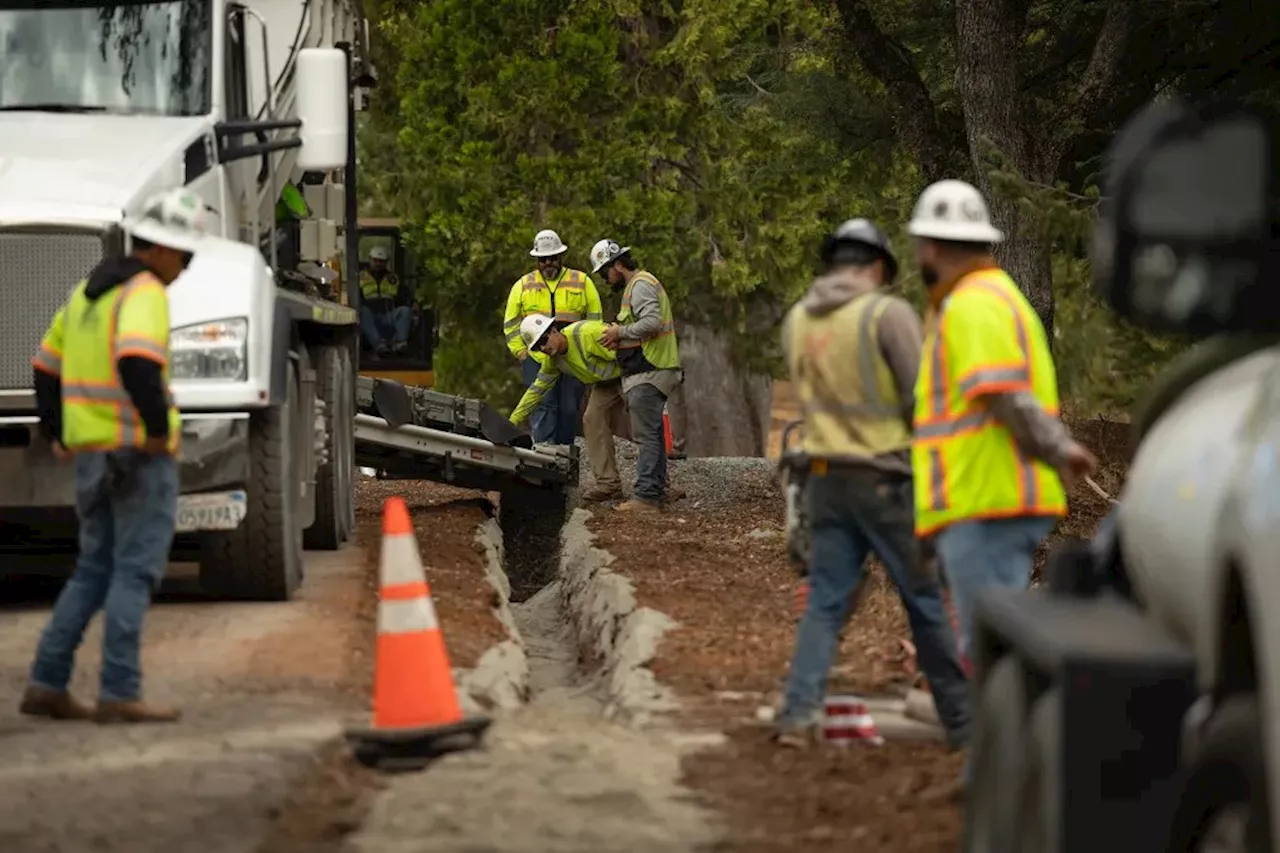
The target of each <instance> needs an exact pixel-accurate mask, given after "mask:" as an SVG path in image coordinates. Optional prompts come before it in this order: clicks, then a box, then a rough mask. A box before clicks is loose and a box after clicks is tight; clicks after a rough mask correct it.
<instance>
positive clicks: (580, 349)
mask: <svg viewBox="0 0 1280 853" xmlns="http://www.w3.org/2000/svg"><path fill="white" fill-rule="evenodd" d="M608 327H609V324H608V323H604V322H601V321H600V320H581V321H579V322H577V323H570V324H569V325H567V326H565V327H564V328H563V329H561V330H560V332H561V333H562V334H563V335H564V336H565V340H566V341H567V342H568V345H569V346H568V349H566V350H565V352H564V354H563V355H557V356H553V357H550V358H547V359H546V360H545V361H544V362H542V363H541V366H540V367H539V369H538V375H537V377H536V378H535V379H534V380H533V384H532V385H530V386H529V387H528V389H526V390H525V392H524V396H522V397H521V398H520V402H519V403H518V404H516V410H515V411H514V412H512V413H511V422H512V423H513V424H521V423H524V421H525V419H527V418H528V417H529V415H530V414H531V413H532V412H533V410H534V409H536V408H537V407H538V404H539V403H540V402H542V398H543V397H544V396H546V394H547V392H548V391H550V390H551V389H552V388H554V387H555V384H556V383H557V382H559V381H560V376H561V374H564V373H568V374H569V375H570V376H574V377H576V378H577V379H579V380H580V381H582V382H585V383H586V384H588V385H593V384H595V383H596V382H607V381H609V380H610V379H617V378H619V377H620V376H622V367H621V366H620V365H619V364H618V354H617V353H616V352H615V351H613V350H611V349H609V348H608V347H606V346H605V345H604V344H602V343H600V336H601V335H602V334H604V330H605V329H607V328H608Z"/></svg>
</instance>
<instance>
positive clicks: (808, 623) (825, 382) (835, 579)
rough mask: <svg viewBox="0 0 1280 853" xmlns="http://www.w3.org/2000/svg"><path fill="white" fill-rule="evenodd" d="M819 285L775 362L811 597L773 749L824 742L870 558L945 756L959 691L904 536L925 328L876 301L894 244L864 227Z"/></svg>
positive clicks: (937, 591)
mask: <svg viewBox="0 0 1280 853" xmlns="http://www.w3.org/2000/svg"><path fill="white" fill-rule="evenodd" d="M822 261H823V264H824V266H825V268H826V270H825V274H824V275H822V276H820V277H818V278H817V279H815V280H814V282H813V283H812V284H811V285H810V286H809V290H808V292H807V293H806V294H805V295H804V297H803V298H802V299H801V300H800V301H799V302H798V303H796V304H795V305H794V306H793V307H792V308H791V310H790V312H789V313H788V314H787V317H786V319H785V321H784V325H783V335H782V343H783V351H784V352H785V354H786V361H787V367H788V369H789V371H790V374H791V381H792V385H793V387H794V388H795V390H796V394H797V395H798V397H799V401H800V403H801V406H802V410H803V415H804V443H803V445H802V448H803V452H804V457H802V458H807V459H808V461H809V470H808V475H807V477H806V478H805V479H806V481H807V487H806V494H805V496H804V501H805V506H806V508H807V511H808V513H809V518H810V528H809V534H810V542H811V546H810V553H809V561H808V562H809V565H808V570H809V593H808V596H807V598H806V603H805V610H804V615H803V616H802V617H801V620H800V625H799V628H798V629H797V633H796V648H795V653H794V655H793V657H792V660H791V669H790V672H789V674H788V676H787V683H786V693H785V699H784V704H783V708H782V713H781V714H780V716H779V718H778V723H777V739H778V741H779V742H780V743H782V744H784V745H789V746H803V745H807V744H808V743H810V742H811V741H812V740H813V739H814V737H815V735H816V734H818V733H820V731H821V728H820V726H821V722H822V710H823V698H824V696H825V693H826V681H827V673H828V670H829V669H830V667H831V663H832V659H833V658H834V656H835V653H836V650H837V648H838V647H839V637H840V632H841V631H842V629H843V628H844V625H845V623H846V622H847V621H848V619H849V617H850V614H851V612H852V609H853V606H854V602H855V595H854V592H855V590H856V589H858V586H859V584H860V583H861V581H862V580H863V577H864V575H863V570H864V568H865V565H866V560H867V557H868V556H869V555H870V554H871V553H872V552H875V554H876V555H877V556H878V557H879V558H880V560H881V562H883V563H884V565H885V568H886V569H887V570H888V575H889V579H890V580H891V581H893V584H894V586H895V587H896V588H897V590H898V597H899V599H900V600H901V601H902V606H903V609H904V610H906V612H907V621H908V624H909V625H910V626H911V634H912V638H913V640H914V642H915V646H916V650H917V655H918V659H919V662H920V668H921V670H922V671H923V672H924V675H925V678H926V679H928V683H929V687H930V689H931V690H932V691H933V698H934V703H935V705H936V707H937V710H938V718H939V719H940V720H941V722H942V724H943V726H944V728H945V729H946V731H947V738H948V740H949V741H950V742H951V743H952V744H953V745H954V746H957V747H958V746H960V745H962V744H963V743H964V742H965V741H966V739H967V737H968V728H969V700H968V682H967V680H966V678H965V674H964V670H963V669H962V668H961V666H960V658H959V655H958V654H957V652H956V643H955V636H954V635H953V633H952V630H951V624H950V622H949V620H948V617H947V611H946V607H945V605H944V604H943V599H942V591H941V588H940V584H939V582H938V580H937V578H936V577H932V576H929V575H927V574H924V573H923V570H922V568H921V565H920V556H919V552H918V549H917V547H916V540H915V535H914V531H913V525H912V507H913V504H912V498H911V462H910V448H911V408H912V390H913V387H914V385H915V381H916V375H917V372H918V370H919V366H920V343H921V331H920V321H919V319H918V318H917V317H916V313H915V310H914V309H913V308H912V307H911V305H910V304H909V303H908V302H907V301H906V300H904V299H902V298H901V297H898V296H893V295H890V294H888V293H885V292H884V288H885V287H886V286H887V285H889V284H890V283H892V281H893V279H894V277H895V276H896V275H897V271H898V262H897V259H896V258H894V256H893V252H892V250H891V248H890V246H889V241H888V239H887V238H886V237H885V235H884V234H883V232H881V231H880V229H879V228H877V227H876V226H875V225H874V224H872V223H871V222H869V221H868V220H866V219H851V220H849V221H847V222H844V223H843V224H841V225H840V226H839V227H838V228H837V229H836V230H835V231H834V232H833V233H832V234H831V235H829V236H828V237H827V239H826V240H825V241H824V243H823V247H822Z"/></svg>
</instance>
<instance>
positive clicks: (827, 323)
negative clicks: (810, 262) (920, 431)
mask: <svg viewBox="0 0 1280 853" xmlns="http://www.w3.org/2000/svg"><path fill="white" fill-rule="evenodd" d="M888 307H889V298H888V297H886V296H885V295H884V294H883V293H877V292H871V293H867V294H864V295H862V296H858V297H856V298H854V299H851V300H850V301H849V302H848V303H846V304H845V305H842V306H840V307H839V308H837V309H836V310H835V311H832V312H831V313H829V314H825V315H822V316H817V317H815V316H813V315H812V314H810V313H809V312H808V311H806V310H804V307H803V306H802V305H796V306H795V307H793V308H792V309H791V315H790V317H789V318H788V319H787V336H788V342H787V343H788V346H787V361H788V367H789V369H790V371H791V379H792V382H793V383H794V386H795V389H796V393H797V395H798V396H799V398H800V403H801V406H802V407H803V409H804V444H803V447H804V451H805V452H806V453H808V454H809V455H810V456H817V457H821V458H832V459H836V458H854V459H867V458H870V457H874V456H880V455H882V454H885V453H892V452H894V451H897V450H905V449H906V448H908V447H910V446H911V430H910V429H909V428H908V426H907V423H906V420H905V418H904V416H903V411H902V401H901V398H900V397H899V395H898V387H897V385H896V383H895V382H894V377H893V371H892V370H891V369H890V367H889V364H888V362H887V361H885V358H884V355H883V354H882V353H881V352H880V346H879V344H878V343H877V339H876V328H877V324H878V323H879V322H880V316H881V315H882V314H883V313H884V310H885V309H886V308H888Z"/></svg>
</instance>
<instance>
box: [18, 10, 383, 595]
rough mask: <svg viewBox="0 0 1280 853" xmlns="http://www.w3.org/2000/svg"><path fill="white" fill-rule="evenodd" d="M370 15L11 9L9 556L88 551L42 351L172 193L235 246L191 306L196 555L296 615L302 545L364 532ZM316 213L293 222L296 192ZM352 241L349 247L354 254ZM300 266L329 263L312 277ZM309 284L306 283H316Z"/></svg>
mask: <svg viewBox="0 0 1280 853" xmlns="http://www.w3.org/2000/svg"><path fill="white" fill-rule="evenodd" d="M365 27H366V25H365V22H364V19H363V15H362V12H361V8H360V4H359V2H358V0H245V2H232V0H127V1H126V2H107V0H102V1H101V2H71V0H41V1H40V2H10V1H9V0H0V313H3V314H4V315H5V334H4V335H0V543H3V544H0V549H4V550H6V551H8V552H9V553H6V554H5V555H4V556H2V557H0V559H2V560H3V561H4V564H5V566H6V568H7V569H17V568H27V567H32V568H38V566H36V565H35V564H37V563H39V562H40V561H42V560H44V559H46V558H48V557H51V556H54V555H61V554H65V552H66V546H67V545H68V544H70V542H71V541H73V538H74V526H73V520H74V519H73V515H72V512H71V507H72V488H71V487H72V478H71V471H70V468H69V466H68V465H66V464H65V463H61V462H58V461H57V460H55V459H54V458H53V457H52V456H51V455H50V454H49V453H48V452H47V447H45V446H43V443H42V440H41V439H40V438H39V436H38V432H37V430H36V428H35V427H36V423H37V418H36V417H35V406H34V397H33V392H32V390H31V386H32V378H31V357H32V355H33V354H34V352H35V350H36V347H37V346H38V344H39V341H40V339H41V337H42V335H43V334H44V332H45V330H46V328H47V326H48V324H49V322H50V320H51V319H52V317H53V314H54V312H55V311H56V310H57V308H58V306H59V305H60V304H61V303H62V302H63V300H65V298H66V297H67V295H68V294H69V293H70V291H71V289H72V288H73V287H74V286H75V285H76V284H77V282H79V281H80V280H82V279H83V278H84V277H85V275H86V274H87V273H88V272H89V271H90V270H91V269H92V268H93V267H94V265H96V264H97V263H98V262H99V261H100V260H101V259H102V257H103V255H104V253H108V252H119V251H125V250H127V245H126V242H127V238H125V237H124V236H123V234H122V232H121V231H120V229H119V226H120V223H121V222H122V220H123V219H124V217H125V216H126V215H129V214H134V213H137V212H138V210H139V208H140V206H141V205H142V204H143V203H144V202H145V201H146V199H148V198H149V197H150V196H152V195H153V194H154V193H156V192H158V191H162V190H166V189H171V188H174V187H187V188H189V189H191V190H192V191H194V192H195V193H196V194H197V195H199V197H200V198H201V199H203V201H204V203H205V205H206V206H207V208H208V211H209V214H210V217H209V218H210V220H211V221H212V222H213V223H214V228H215V229H216V232H217V233H216V234H215V237H216V238H220V239H214V240H211V241H210V244H209V247H208V248H207V249H203V250H202V251H201V252H200V253H198V254H197V256H196V257H195V259H194V261H193V263H192V264H191V266H190V268H189V269H188V270H187V271H186V272H185V273H184V274H183V276H182V277H181V278H179V279H178V280H177V281H175V282H174V283H173V285H172V286H171V288H170V291H169V299H170V313H171V319H172V324H173V331H172V377H173V392H174V397H175V399H176V402H177V404H178V406H179V408H180V409H181V411H182V417H183V435H182V451H181V468H180V470H181V482H182V496H181V498H180V505H179V517H178V529H179V537H178V540H177V542H176V543H175V552H177V556H178V557H179V558H180V559H182V558H192V559H197V560H199V561H200V564H201V581H202V584H204V585H205V586H206V587H207V588H208V589H209V590H210V591H213V592H217V593H222V594H226V595H231V596H240V597H249V598H265V599H283V598H288V597H289V596H290V595H291V594H292V593H293V591H294V590H295V589H296V588H297V585H298V583H299V581H300V579H301V573H302V549H303V547H304V542H305V544H306V545H307V546H310V547H320V548H336V547H338V546H339V545H341V544H342V542H343V541H344V540H345V539H346V538H347V536H348V535H349V534H350V532H351V529H352V527H353V525H354V507H353V501H352V497H351V490H352V485H353V480H352V467H353V465H354V462H353V457H354V451H353V449H352V429H353V428H352V421H353V419H354V417H355V390H354V389H355V369H356V359H357V358H358V355H357V353H358V349H357V348H358V340H357V334H358V315H357V311H356V308H355V307H348V305H347V304H342V303H343V302H348V303H349V305H350V306H355V305H357V300H355V299H350V300H344V299H343V298H341V295H340V294H338V293H336V292H333V291H329V290H326V287H328V284H327V282H328V279H327V278H326V277H323V276H318V275H317V274H316V273H315V271H316V270H323V269H326V268H327V269H329V270H331V271H339V270H340V271H342V275H343V278H344V279H349V281H348V282H346V284H347V286H351V285H352V284H354V281H355V276H353V275H351V270H354V265H353V264H354V258H352V257H351V256H352V254H353V253H351V252H350V251H349V250H348V246H349V245H350V243H351V242H353V241H354V240H355V233H356V225H355V220H354V204H352V203H349V201H348V199H347V191H348V190H353V184H354V176H355V157H354V140H353V139H352V134H353V132H354V131H353V128H354V112H355V110H356V109H357V107H358V104H359V97H358V95H359V92H358V85H357V84H359V83H360V82H361V78H362V76H363V77H367V76H368V74H367V68H366V65H367V63H366V60H365V58H364V57H365V55H366V51H365V48H364V45H365V42H366V35H365ZM290 186H291V187H297V188H299V192H300V193H301V195H302V196H303V197H304V198H305V200H306V202H307V206H308V207H309V211H308V213H307V215H306V216H302V217H298V216H296V215H295V216H293V217H292V218H290V217H289V216H288V215H287V214H286V215H284V216H283V217H282V216H281V215H280V214H278V212H277V203H278V202H279V200H280V198H281V194H282V192H284V191H285V190H286V187H290ZM342 237H347V238H348V239H347V241H346V242H345V243H344V241H343V240H342V239H341V238H342ZM301 270H309V272H307V273H306V274H301V273H300V271H301ZM299 282H301V284H300V283H299Z"/></svg>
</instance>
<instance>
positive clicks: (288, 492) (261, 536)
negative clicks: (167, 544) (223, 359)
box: [200, 361, 304, 601]
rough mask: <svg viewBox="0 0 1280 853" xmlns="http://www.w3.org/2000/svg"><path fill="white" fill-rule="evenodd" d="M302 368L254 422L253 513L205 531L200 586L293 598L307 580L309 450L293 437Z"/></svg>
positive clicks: (288, 374) (238, 594) (258, 597)
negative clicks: (304, 480) (304, 478)
mask: <svg viewBox="0 0 1280 853" xmlns="http://www.w3.org/2000/svg"><path fill="white" fill-rule="evenodd" d="M297 417H298V372H297V369H296V368H295V367H294V364H293V362H292V361H291V362H290V363H289V365H288V367H287V368H286V369H285V400H284V404H283V405H281V406H273V407H271V408H268V409H264V410H262V411H260V412H255V413H254V414H253V416H252V417H251V418H250V420H249V481H248V483H246V484H245V491H246V492H247V493H248V495H247V497H248V510H249V511H248V514H247V515H246V516H245V519H244V521H243V522H241V523H240V526H239V527H238V528H236V529H235V530H229V531H227V532H225V533H206V534H204V535H203V537H202V538H203V543H202V547H201V549H200V550H201V559H200V584H201V586H203V587H204V588H205V589H206V590H207V591H208V592H211V593H213V594H215V595H220V596H225V597H228V598H243V599H251V600H255V601H287V600H288V599H289V598H291V597H292V596H293V593H294V591H295V590H297V588H298V585H299V584H300V583H301V582H302V529H301V527H300V526H299V525H298V503H299V501H300V498H301V495H300V491H301V482H300V480H301V473H300V469H301V465H300V464H299V463H300V459H301V454H302V453H303V452H304V451H303V448H301V447H298V446H297V442H296V441H293V440H291V438H292V436H293V435H294V431H295V429H296V424H295V423H294V422H295V420H296V419H297Z"/></svg>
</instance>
